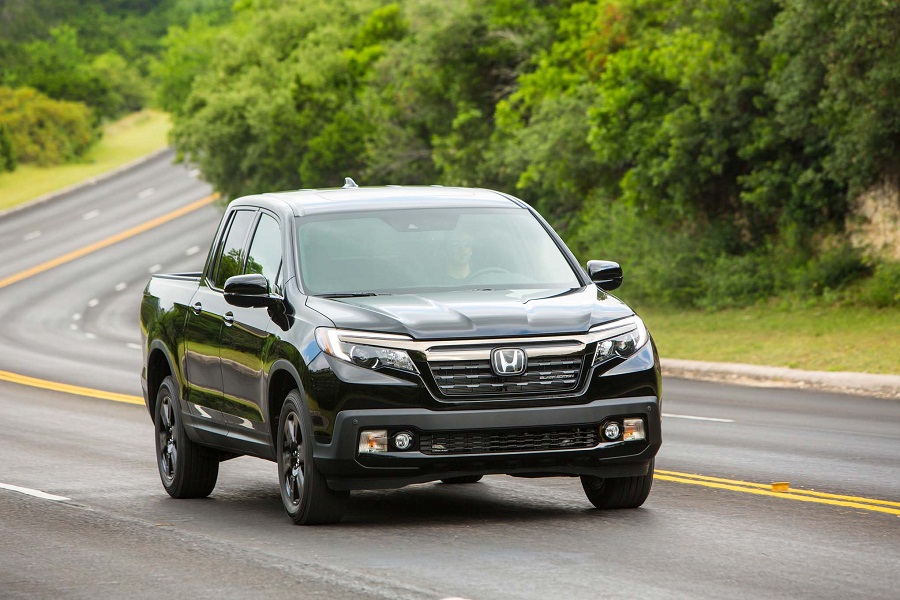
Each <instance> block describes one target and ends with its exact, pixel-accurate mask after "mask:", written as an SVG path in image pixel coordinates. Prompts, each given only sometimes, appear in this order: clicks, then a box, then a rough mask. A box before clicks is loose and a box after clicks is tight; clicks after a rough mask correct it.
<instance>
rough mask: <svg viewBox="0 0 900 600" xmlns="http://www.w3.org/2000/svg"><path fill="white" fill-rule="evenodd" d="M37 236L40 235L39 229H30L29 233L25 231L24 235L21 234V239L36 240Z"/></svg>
mask: <svg viewBox="0 0 900 600" xmlns="http://www.w3.org/2000/svg"><path fill="white" fill-rule="evenodd" d="M39 237H41V232H40V231H32V232H31V233H26V234H25V235H24V236H22V239H23V240H25V241H26V242H30V241H31V240H36V239H38V238H39Z"/></svg>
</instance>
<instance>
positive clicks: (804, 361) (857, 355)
mask: <svg viewBox="0 0 900 600" xmlns="http://www.w3.org/2000/svg"><path fill="white" fill-rule="evenodd" d="M637 312H638V314H640V315H641V317H642V318H643V319H644V322H645V323H646V324H647V327H648V328H649V329H650V331H651V333H652V334H653V338H654V339H655V340H656V343H657V345H658V346H659V353H660V356H662V357H663V358H685V359H693V360H706V361H714V362H738V363H748V364H755V365H770V366H780V367H792V368H796V369H808V370H814V371H858V372H865V373H887V374H895V375H896V374H900V309H896V308H894V309H874V308H865V307H857V306H825V307H812V308H809V307H802V308H801V307H791V306H784V305H778V304H772V305H759V306H753V307H750V308H744V309H734V310H724V311H719V312H704V311H697V310H678V309H674V308H654V307H643V308H641V307H638V308H637Z"/></svg>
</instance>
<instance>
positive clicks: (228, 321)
mask: <svg viewBox="0 0 900 600" xmlns="http://www.w3.org/2000/svg"><path fill="white" fill-rule="evenodd" d="M222 320H224V321H225V326H226V327H231V326H232V325H234V313H233V312H231V311H230V310H229V311H228V312H227V313H225V316H223V317H222Z"/></svg>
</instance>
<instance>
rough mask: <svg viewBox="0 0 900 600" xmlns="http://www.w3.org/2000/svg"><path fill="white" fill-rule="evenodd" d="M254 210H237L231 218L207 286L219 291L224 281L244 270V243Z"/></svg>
mask: <svg viewBox="0 0 900 600" xmlns="http://www.w3.org/2000/svg"><path fill="white" fill-rule="evenodd" d="M254 216H256V211H255V210H237V211H235V212H234V215H233V216H232V217H231V223H230V225H229V226H228V233H227V234H226V235H225V239H224V241H223V242H222V246H221V248H220V250H219V256H218V258H217V260H216V265H215V266H214V267H213V272H212V276H211V277H209V278H208V280H209V285H210V286H211V287H214V288H219V289H221V288H222V286H223V285H225V281H226V280H227V279H228V278H229V277H232V276H233V275H240V274H241V272H242V270H243V268H244V242H245V241H246V239H247V233H248V232H249V231H250V225H252V224H253V217H254Z"/></svg>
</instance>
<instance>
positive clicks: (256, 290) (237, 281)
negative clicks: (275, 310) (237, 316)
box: [224, 273, 275, 308]
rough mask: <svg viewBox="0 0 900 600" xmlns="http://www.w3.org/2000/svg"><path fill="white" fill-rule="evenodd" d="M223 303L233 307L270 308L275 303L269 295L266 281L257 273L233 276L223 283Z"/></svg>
mask: <svg viewBox="0 0 900 600" xmlns="http://www.w3.org/2000/svg"><path fill="white" fill-rule="evenodd" d="M224 290H225V301H226V302H228V304H233V305H234V306H241V307H244V308H248V307H251V308H252V307H259V306H271V305H272V304H273V303H274V302H275V298H273V297H272V296H271V295H270V294H269V282H268V280H267V279H266V278H265V277H263V276H262V275H259V274H257V273H248V274H247V275H235V276H234V277H229V278H228V279H227V280H226V281H225V288H224Z"/></svg>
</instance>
